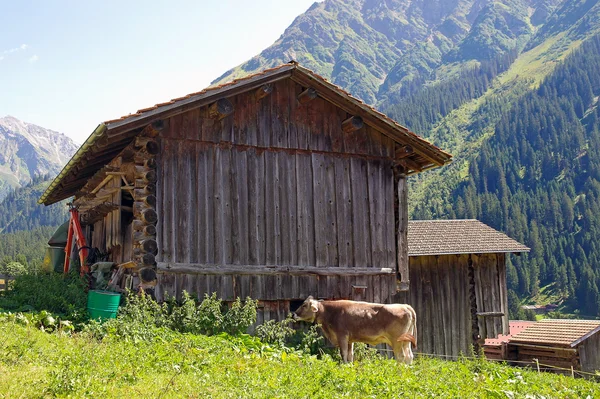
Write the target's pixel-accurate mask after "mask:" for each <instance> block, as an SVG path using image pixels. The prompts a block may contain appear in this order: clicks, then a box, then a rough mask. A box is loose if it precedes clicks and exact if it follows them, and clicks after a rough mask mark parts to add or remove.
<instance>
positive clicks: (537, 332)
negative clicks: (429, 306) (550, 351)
mask: <svg viewBox="0 0 600 399" xmlns="http://www.w3.org/2000/svg"><path fill="white" fill-rule="evenodd" d="M598 331H600V320H571V319H542V320H540V321H538V322H536V323H533V324H532V325H531V326H529V327H527V328H526V329H525V330H523V331H521V332H520V333H518V334H516V335H514V336H513V337H512V338H511V339H510V342H511V343H513V342H514V343H525V344H533V345H540V344H541V345H549V346H555V345H557V346H570V347H575V346H577V345H579V344H580V343H581V342H583V341H584V340H586V339H587V338H589V337H590V336H592V335H593V334H595V333H597V332H598Z"/></svg>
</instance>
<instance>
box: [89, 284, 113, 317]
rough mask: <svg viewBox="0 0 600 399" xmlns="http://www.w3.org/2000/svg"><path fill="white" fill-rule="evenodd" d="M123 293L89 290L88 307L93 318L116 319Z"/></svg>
mask: <svg viewBox="0 0 600 399" xmlns="http://www.w3.org/2000/svg"><path fill="white" fill-rule="evenodd" d="M120 302H121V294H119V293H116V292H110V291H97V290H94V291H90V292H88V302H87V309H88V313H89V314H90V318H91V319H100V320H105V319H114V318H116V317H117V311H118V310H119V303H120Z"/></svg>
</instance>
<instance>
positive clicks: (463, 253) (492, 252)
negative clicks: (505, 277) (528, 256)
mask: <svg viewBox="0 0 600 399" xmlns="http://www.w3.org/2000/svg"><path fill="white" fill-rule="evenodd" d="M530 250H531V249H530V248H527V249H520V250H518V249H517V250H515V249H503V250H498V251H452V252H450V251H448V252H427V253H418V254H411V253H410V252H409V253H408V256H412V257H415V256H441V255H470V254H475V255H477V254H500V253H503V254H517V253H527V252H529V251H530Z"/></svg>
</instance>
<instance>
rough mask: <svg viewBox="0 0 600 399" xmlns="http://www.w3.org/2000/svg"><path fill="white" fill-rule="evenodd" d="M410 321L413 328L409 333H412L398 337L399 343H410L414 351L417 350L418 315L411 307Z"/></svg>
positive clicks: (410, 328)
mask: <svg viewBox="0 0 600 399" xmlns="http://www.w3.org/2000/svg"><path fill="white" fill-rule="evenodd" d="M410 319H411V326H410V327H409V329H408V331H410V333H406V334H402V335H401V336H399V337H398V339H397V341H410V343H411V344H413V346H414V349H416V348H417V314H416V312H415V311H414V309H413V308H412V307H410Z"/></svg>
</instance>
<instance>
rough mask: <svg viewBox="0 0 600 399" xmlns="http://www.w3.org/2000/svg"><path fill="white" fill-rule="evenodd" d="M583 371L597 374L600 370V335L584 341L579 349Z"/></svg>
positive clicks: (597, 334)
mask: <svg viewBox="0 0 600 399" xmlns="http://www.w3.org/2000/svg"><path fill="white" fill-rule="evenodd" d="M577 350H578V352H579V362H580V363H581V370H582V371H587V372H588V373H595V372H596V371H599V370H600V333H596V334H594V335H592V336H591V337H589V338H588V339H586V340H585V341H583V342H582V343H581V344H580V345H579V346H578V347H577Z"/></svg>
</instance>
